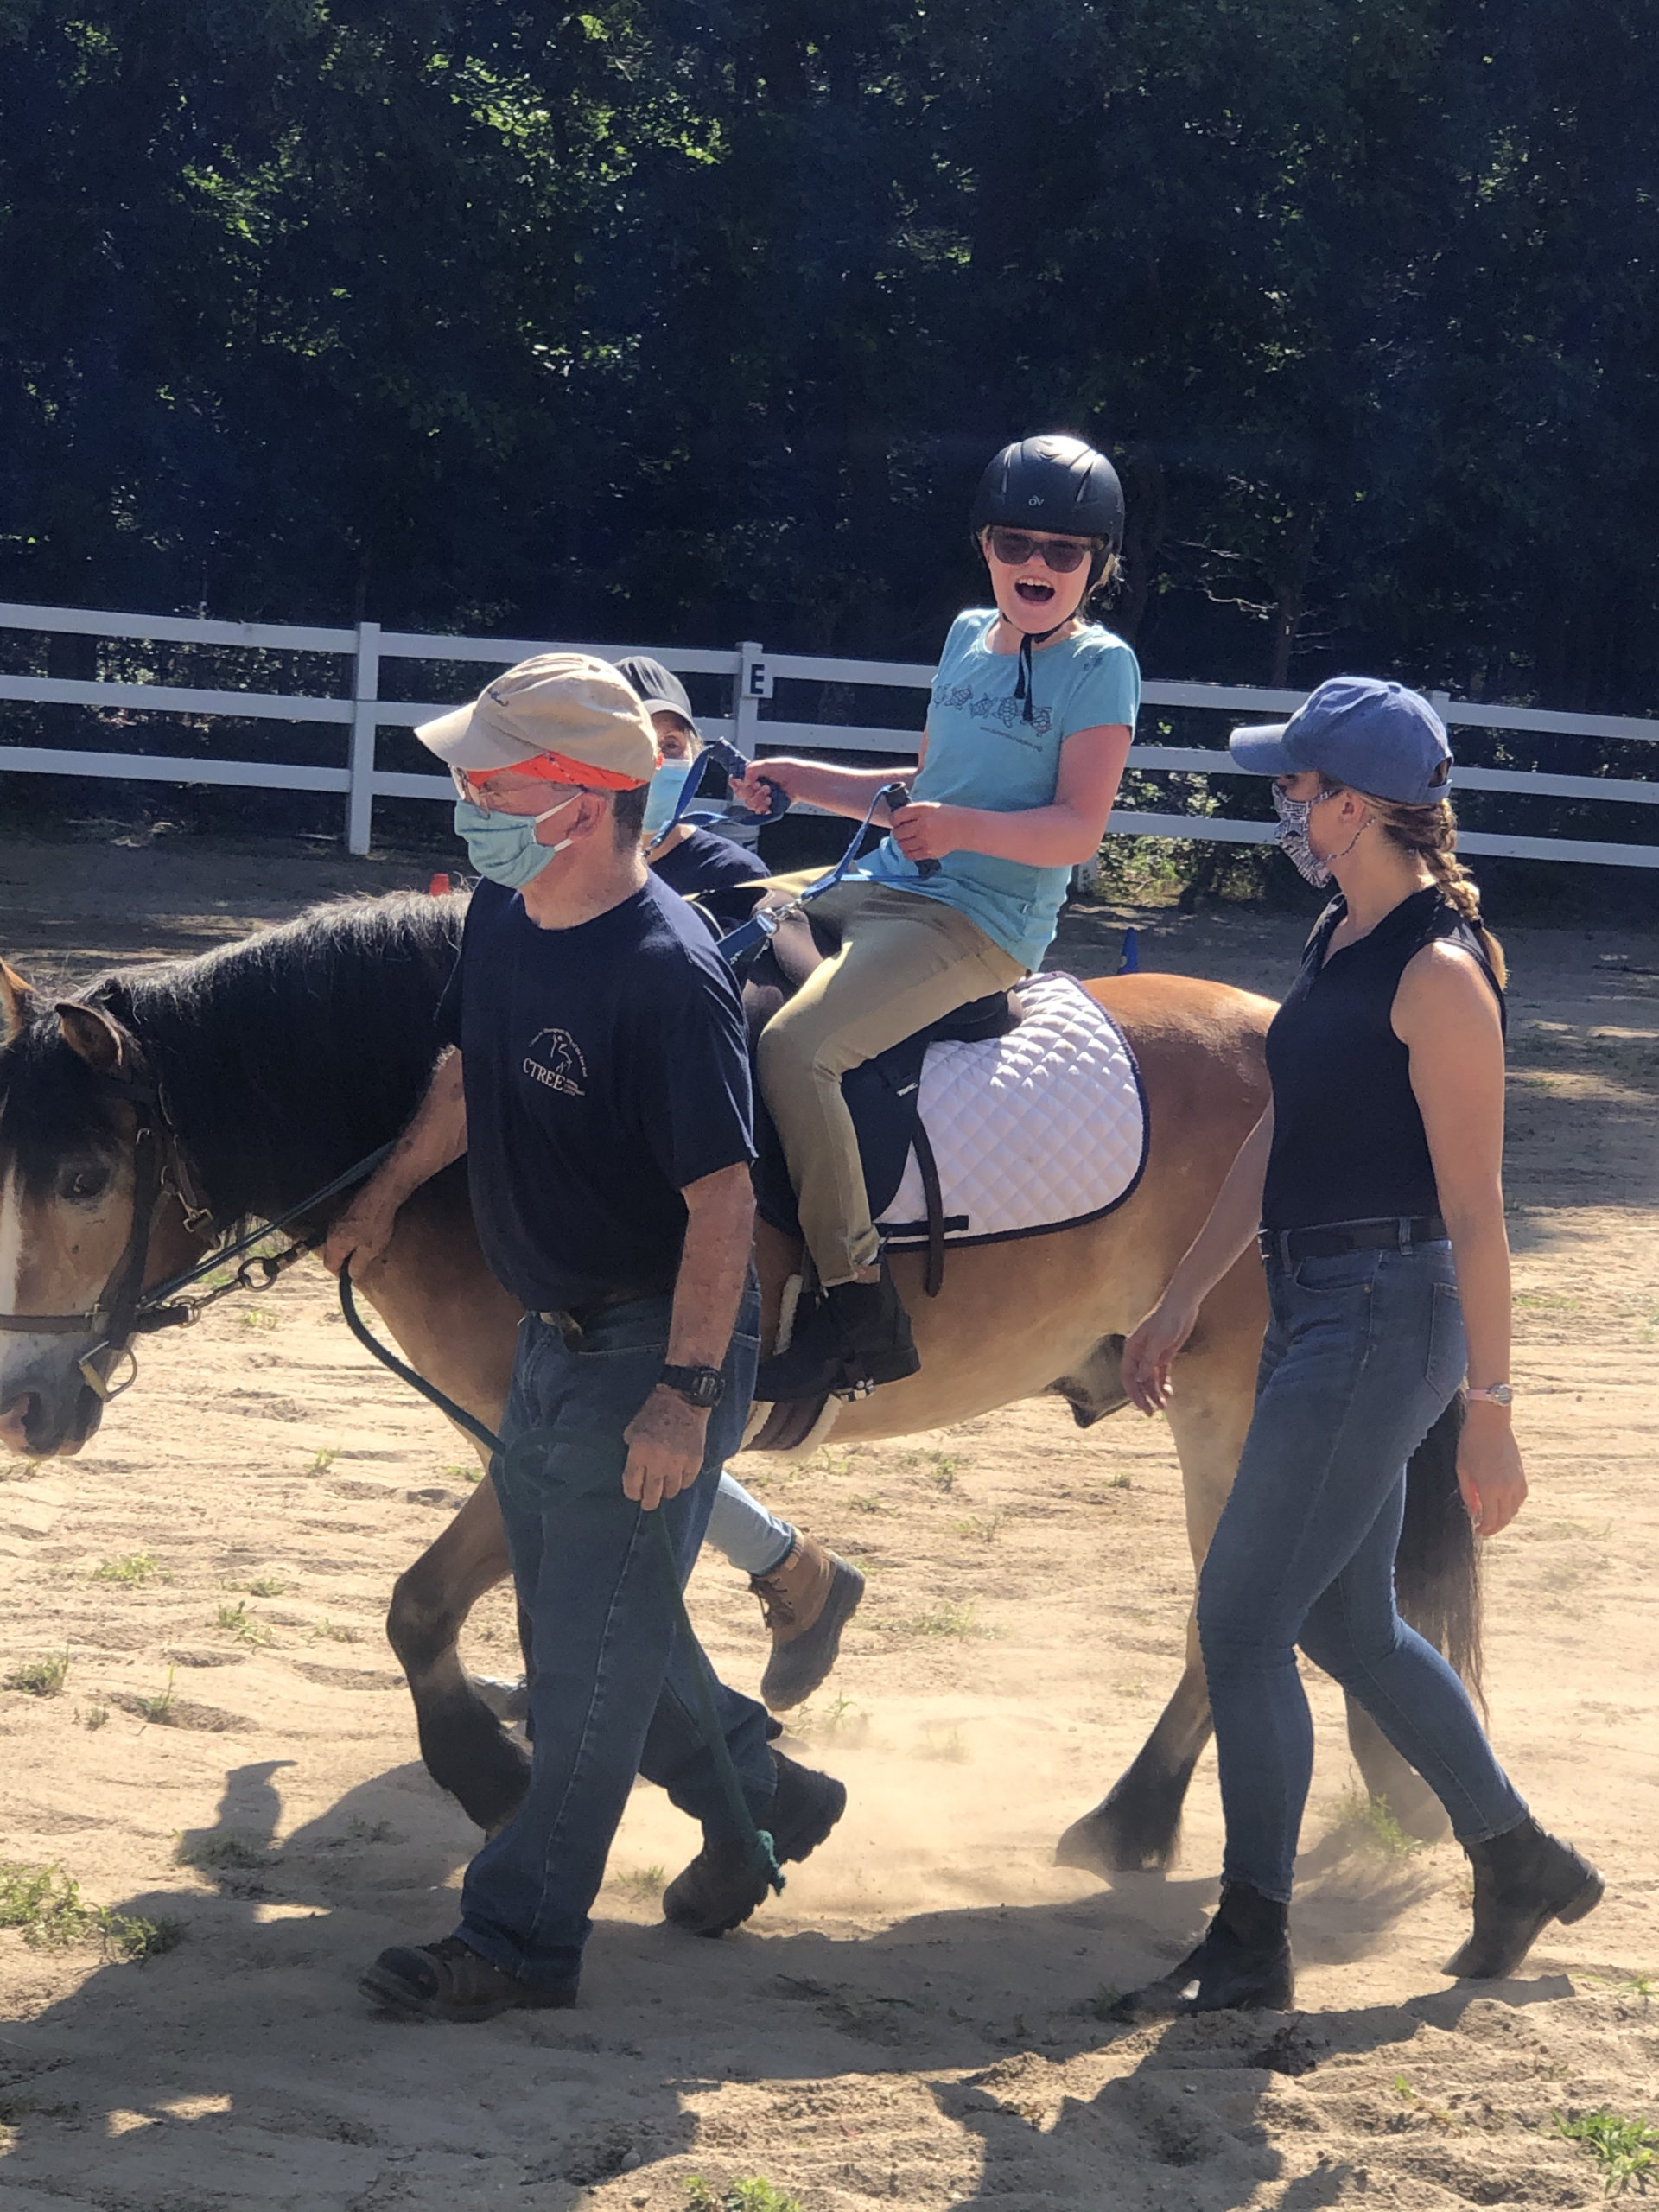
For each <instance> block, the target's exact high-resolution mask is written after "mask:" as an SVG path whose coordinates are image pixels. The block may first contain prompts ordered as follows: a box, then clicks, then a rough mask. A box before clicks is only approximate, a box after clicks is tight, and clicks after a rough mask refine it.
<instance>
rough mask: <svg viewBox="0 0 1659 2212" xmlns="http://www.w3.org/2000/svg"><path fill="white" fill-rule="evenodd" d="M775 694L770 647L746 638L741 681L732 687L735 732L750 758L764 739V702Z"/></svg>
mask: <svg viewBox="0 0 1659 2212" xmlns="http://www.w3.org/2000/svg"><path fill="white" fill-rule="evenodd" d="M771 696H772V677H771V675H770V674H769V672H768V671H767V668H766V647H765V646H764V645H756V644H755V643H754V642H753V639H746V640H745V642H744V643H743V644H742V645H740V646H739V647H738V649H737V681H736V683H734V685H733V687H732V734H733V737H734V739H735V741H736V744H737V749H738V751H739V752H740V753H741V754H742V755H743V758H744V759H745V760H753V758H754V748H755V746H756V745H757V744H758V743H759V741H760V702H761V701H762V700H763V699H770V698H771Z"/></svg>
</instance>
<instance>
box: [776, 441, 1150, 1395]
mask: <svg viewBox="0 0 1659 2212" xmlns="http://www.w3.org/2000/svg"><path fill="white" fill-rule="evenodd" d="M972 526H973V531H974V537H975V543H976V545H977V546H978V548H979V550H980V551H981V553H982V556H984V559H985V562H986V564H987V566H988V569H989V571H990V578H991V589H992V593H993V595H994V597H995V601H996V604H995V607H970V608H969V610H968V611H967V612H966V613H963V614H960V615H958V616H957V620H956V621H955V622H954V623H953V624H952V626H951V629H950V636H949V638H948V639H947V640H946V642H945V648H944V655H943V657H942V658H941V660H940V662H939V670H938V676H937V677H936V678H935V680H934V684H933V690H932V696H931V702H930V704H929V709H928V716H927V727H926V729H925V733H924V734H923V738H922V746H921V753H920V766H919V770H918V774H917V776H916V779H915V783H914V786H913V793H912V799H911V802H910V804H908V805H906V806H902V807H899V808H898V809H897V810H895V811H893V813H892V815H891V816H890V817H889V815H888V813H887V807H886V804H885V802H884V803H883V804H881V805H880V806H878V808H877V810H876V812H875V816H874V819H875V820H876V821H877V822H878V823H887V824H888V826H890V829H891V832H892V834H891V835H890V836H888V837H887V839H886V841H885V842H883V843H882V844H881V845H880V846H879V847H878V848H877V849H876V850H875V851H874V852H873V853H871V854H869V855H868V856H867V857H866V859H865V860H864V861H863V862H862V863H861V867H860V868H859V870H858V872H857V873H856V874H854V875H852V876H850V877H849V879H848V880H847V881H846V882H844V883H842V884H841V885H839V886H838V887H836V889H835V890H834V891H831V892H829V893H827V894H826V895H825V896H824V897H823V899H821V900H820V901H819V902H818V904H817V908H816V913H817V916H818V917H819V918H823V920H825V921H826V922H828V923H829V925H830V927H831V929H832V930H835V931H838V932H839V935H840V938H841V944H840V949H839V950H838V951H837V953H836V956H835V957H833V958H832V959H829V960H827V961H825V962H824V963H823V966H821V967H820V968H819V969H817V971H816V972H815V973H814V975H813V976H811V977H810V979H809V981H808V982H806V983H805V984H804V987H803V988H802V989H801V990H800V991H799V992H798V994H797V995H796V996H795V997H794V998H793V999H792V1000H791V1001H790V1003H789V1004H788V1005H787V1006H785V1007H784V1009H783V1010H782V1012H781V1013H779V1014H777V1015H775V1016H774V1017H773V1019H772V1021H771V1022H770V1023H768V1025H767V1027H766V1030H765V1031H764V1033H762V1035H761V1039H760V1056H759V1068H760V1084H761V1089H762V1090H763V1091H764V1093H765V1096H766V1104H767V1106H768V1107H769V1108H770V1109H771V1112H772V1119H773V1121H774V1122H775V1123H776V1124H777V1128H778V1132H779V1138H780V1139H781V1141H782V1144H783V1148H784V1154H785V1158H786V1159H787V1160H788V1162H789V1169H790V1174H791V1179H792V1180H793V1182H794V1185H795V1189H796V1192H797V1196H798V1200H799V1205H800V1217H801V1228H802V1232H803V1235H804V1238H805V1241H806V1245H807V1249H808V1250H809V1251H810V1254H811V1255H812V1261H813V1264H814V1266H815V1268H817V1276H818V1281H819V1282H820V1284H821V1285H822V1286H823V1293H824V1294H823V1299H822V1300H821V1301H820V1303H819V1304H818V1305H817V1306H816V1307H815V1308H814V1310H813V1312H812V1313H811V1314H810V1317H809V1318H808V1319H806V1320H805V1321H804V1323H803V1324H802V1325H799V1326H798V1328H797V1330H796V1332H795V1334H794V1337H793V1338H792V1341H791V1344H790V1345H789V1347H788V1349H787V1350H786V1351H783V1352H781V1353H779V1354H776V1355H774V1356H773V1357H772V1358H770V1359H767V1360H765V1361H763V1362H762V1363H761V1367H760V1374H759V1376H758V1377H757V1379H756V1386H755V1388H756V1395H757V1396H758V1397H760V1398H762V1399H770V1400H772V1401H774V1402H778V1401H789V1400H792V1399H800V1398H814V1397H822V1396H823V1395H824V1393H825V1392H826V1391H829V1390H837V1391H843V1392H845V1391H856V1390H859V1389H868V1388H869V1387H870V1386H871V1385H873V1384H875V1383H894V1382H898V1381H899V1380H901V1379H902V1378H903V1377H904V1376H908V1375H913V1374H915V1373H916V1371H917V1370H918V1365H919V1360H918V1355H917V1351H916V1347H915V1344H914V1342H913V1340H912V1334H911V1328H910V1322H909V1318H908V1316H907V1315H906V1312H905V1309H904V1306H903V1305H902V1303H901V1302H900V1300H899V1294H898V1292H897V1290H896V1289H895V1288H894V1287H893V1281H892V1278H891V1276H890V1275H889V1274H888V1272H887V1266H886V1264H885V1262H884V1261H883V1259H882V1257H881V1249H880V1238H879V1236H878V1235H877V1233H876V1230H875V1226H874V1223H873V1221H872V1220H871V1217H870V1209H869V1202H868V1196H867V1193H866V1191H865V1187H864V1173H863V1169H862V1166H861V1163H860V1159H859V1150H858V1140H857V1137H856V1135H855V1131H854V1128H853V1122H852V1117H851V1116H850V1114H849V1111H848V1109H847V1106H846V1104H845V1102H844V1101H843V1099H842V1090H841V1084H842V1077H843V1076H844V1075H846V1074H847V1073H848V1071H849V1070H850V1069H852V1068H855V1067H857V1066H858V1065H860V1064H861V1062H863V1061H865V1060H868V1059H871V1058H874V1056H875V1054H877V1053H878V1052H885V1051H887V1049H888V1047H889V1046H893V1045H897V1044H899V1043H902V1041H903V1040H904V1039H906V1037H910V1036H912V1035H914V1033H916V1032H917V1031H918V1029H922V1028H925V1027H927V1026H928V1025H929V1024H930V1023H932V1022H936V1021H938V1020H942V1019H943V1018H944V1016H945V1015H946V1014H950V1013H952V1012H953V1011H954V1010H955V1009H956V1008H957V1007H960V1006H965V1005H967V1004H968V1003H969V1002H970V1001H972V1000H974V999H976V998H981V997H983V996H985V995H988V994H989V993H991V992H995V991H1006V990H1007V989H1008V988H1010V986H1011V985H1013V984H1014V983H1017V982H1019V980H1020V977H1021V976H1024V975H1025V974H1027V971H1028V970H1030V969H1033V968H1035V967H1037V966H1038V965H1039V963H1040V962H1041V960H1042V957H1043V955H1044V953H1045V952H1046V950H1048V946H1049V944H1050V943H1051V941H1052V938H1053V935H1054V929H1055V925H1056V923H1057V921H1058V916H1059V911H1060V904H1061V901H1062V900H1063V899H1064V898H1065V889H1066V882H1067V878H1068V874H1069V872H1070V870H1071V868H1073V867H1075V866H1076V865H1077V863H1078V862H1080V861H1086V860H1090V859H1092V858H1093V856H1094V855H1095V853H1096V851H1097V850H1098V849H1099V845H1100V840H1101V837H1102V836H1103V833H1104V830H1105V827H1106V818H1107V817H1108V815H1109V813H1110V812H1111V809H1112V802H1113V800H1114V799H1115V798H1116V795H1117V786H1118V783H1119V780H1120V779H1121V778H1122V773H1123V763H1124V760H1125V758H1126V757H1127V755H1128V749H1129V741H1130V737H1131V734H1132V733H1133V730H1134V726H1135V709H1136V708H1137V706H1138V704H1139V702H1140V689H1141V677H1140V671H1139V669H1138V667H1137V666H1136V664H1135V655H1134V653H1133V652H1131V651H1130V649H1129V647H1128V645H1125V643H1124V642H1123V640H1122V639H1121V638H1117V637H1115V636H1114V635H1113V634H1112V632H1110V631H1109V630H1107V629H1104V628H1103V627H1102V626H1100V625H1099V624H1098V623H1095V622H1090V621H1089V620H1087V619H1086V617H1085V613H1084V608H1085V606H1086V603H1087V601H1088V599H1089V596H1090V593H1091V592H1093V591H1094V590H1096V588H1099V587H1100V586H1102V585H1104V584H1108V583H1109V582H1111V581H1112V579H1113V577H1114V576H1115V575H1116V569H1117V552H1118V547H1119V545H1120V544H1121V543H1122V535H1123V494H1122V489H1121V487H1120V486H1119V484H1118V480H1117V476H1116V472H1115V471H1114V469H1113V467H1112V466H1111V463H1110V462H1109V461H1107V460H1106V459H1105V458H1104V457H1103V455H1102V454H1098V453H1096V452H1094V451H1093V450H1092V449H1091V448H1090V447H1088V446H1086V445H1084V443H1083V442H1081V441H1080V440H1079V439H1077V438H1070V437H1036V438H1027V439H1025V440H1024V441H1023V442H1020V444H1018V445H1011V446H1007V447H1005V448H1004V449H1003V450H1002V451H1001V453H1000V454H997V456H996V458H995V460H994V461H992V462H991V464H990V466H989V467H988V468H987V470H986V472H985V474H984V477H983V479H982V481H981V484H980V487H979V491H978V493H977V496H976V499H975V501H974V505H973V512H972ZM891 774H892V772H891V770H888V769H863V770H859V769H850V768H834V767H826V766H822V765H821V764H820V763H818V762H816V761H810V760H766V761H764V762H761V763H759V764H757V765H756V766H754V767H753V768H751V770H750V771H749V772H748V774H747V776H746V777H745V778H744V779H742V780H741V783H740V784H739V785H737V787H736V791H737V796H738V797H739V798H741V799H743V800H744V802H745V803H746V804H747V805H749V806H751V807H752V808H753V810H755V811H756V812H762V811H764V810H766V807H767V805H768V804H769V802H770V793H769V792H768V791H767V788H766V787H767V786H768V785H776V786H779V787H780V788H781V789H782V790H783V791H785V792H786V793H787V794H788V796H789V798H791V799H798V800H803V801H805V802H807V803H808V804H812V805H816V806H820V807H823V808H826V809H827V810H829V812H831V813H835V814H844V815H849V816H850V817H852V818H853V819H854V820H855V821H856V820H860V819H861V818H862V817H863V816H864V813H865V810H866V809H867V808H868V806H869V805H870V804H871V802H872V800H873V799H874V797H875V794H876V793H877V792H878V791H880V790H881V789H882V787H883V786H884V785H886V784H887V782H889V781H890V780H891Z"/></svg>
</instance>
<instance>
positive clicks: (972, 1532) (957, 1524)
mask: <svg viewBox="0 0 1659 2212" xmlns="http://www.w3.org/2000/svg"><path fill="white" fill-rule="evenodd" d="M1006 1518H1007V1516H1006V1515H1005V1514H1001V1513H990V1514H986V1515H983V1516H981V1515H980V1514H977V1513H970V1514H969V1516H968V1518H967V1519H966V1520H965V1521H953V1522H951V1523H950V1533H951V1535H953V1536H961V1537H963V1539H965V1541H967V1542H969V1543H970V1544H994V1543H995V1541H996V1539H997V1535H998V1532H999V1531H1000V1529H1001V1526H1002V1523H1003V1522H1004V1520H1005V1519H1006Z"/></svg>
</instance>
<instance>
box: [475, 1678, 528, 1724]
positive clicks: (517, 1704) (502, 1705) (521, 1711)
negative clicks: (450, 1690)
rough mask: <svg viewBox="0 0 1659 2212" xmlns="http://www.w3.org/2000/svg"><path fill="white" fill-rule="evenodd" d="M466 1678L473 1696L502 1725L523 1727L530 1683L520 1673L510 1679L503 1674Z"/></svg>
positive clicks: (526, 1712)
mask: <svg viewBox="0 0 1659 2212" xmlns="http://www.w3.org/2000/svg"><path fill="white" fill-rule="evenodd" d="M467 1679H468V1681H470V1682H471V1683H472V1686H473V1694H474V1697H476V1698H477V1699H478V1700H479V1702H480V1704H481V1705H487V1706H488V1707H489V1708H490V1711H491V1712H492V1713H493V1714H494V1715H495V1717H496V1719H498V1720H499V1721H500V1722H501V1724H502V1726H504V1727H507V1728H521V1727H523V1726H524V1719H525V1717H526V1715H527V1714H528V1713H529V1712H530V1685H529V1683H528V1682H527V1681H525V1680H524V1676H523V1675H518V1676H516V1677H514V1678H511V1679H510V1678H509V1677H507V1676H506V1675H469V1676H468V1677H467Z"/></svg>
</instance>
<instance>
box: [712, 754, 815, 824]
mask: <svg viewBox="0 0 1659 2212" xmlns="http://www.w3.org/2000/svg"><path fill="white" fill-rule="evenodd" d="M803 770H805V771H806V772H807V773H809V774H810V765H809V764H808V763H807V762H806V761H804V760H751V761H750V763H749V765H748V766H747V768H746V769H745V770H744V771H743V773H742V774H741V776H740V777H738V779H737V780H736V781H735V782H734V784H733V785H731V786H730V789H731V794H732V797H733V798H734V799H736V800H737V801H738V803H739V804H740V805H742V806H747V809H748V810H749V812H750V813H751V814H770V813H771V811H772V791H773V789H774V788H775V789H776V790H778V791H782V792H783V794H784V796H785V798H791V799H796V798H799V797H800V795H801V794H800V791H799V789H798V786H799V784H800V780H801V774H802V771H803Z"/></svg>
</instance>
